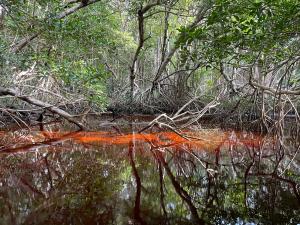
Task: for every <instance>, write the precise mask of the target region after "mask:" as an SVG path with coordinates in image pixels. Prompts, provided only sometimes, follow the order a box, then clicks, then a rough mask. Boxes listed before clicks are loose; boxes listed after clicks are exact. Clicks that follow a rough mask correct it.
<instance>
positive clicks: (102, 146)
mask: <svg viewBox="0 0 300 225" xmlns="http://www.w3.org/2000/svg"><path fill="white" fill-rule="evenodd" d="M140 128H141V126H139V125H130V126H118V125H114V126H112V125H108V126H105V127H102V128H101V129H98V130H97V131H93V132H71V131H68V128H66V127H62V125H60V124H54V125H49V126H46V127H44V130H43V131H39V130H38V129H35V128H32V130H31V131H28V130H26V129H19V130H14V131H9V132H1V133H0V137H1V138H0V139H1V140H0V161H1V162H0V215H1V218H0V224H297V223H300V186H299V184H300V177H299V175H300V154H299V152H300V148H299V147H298V146H299V143H297V142H296V141H295V140H293V139H292V138H289V137H285V138H284V139H282V140H281V141H282V142H283V143H284V148H283V147H280V146H281V145H280V141H279V140H278V138H276V137H272V136H260V135H258V134H255V133H247V132H238V131H233V130H227V131H224V130H220V129H203V130H201V131H191V130H190V131H189V130H187V131H186V132H185V133H184V134H185V136H187V137H188V138H183V137H181V136H178V135H177V134H175V133H173V132H170V131H161V130H159V129H158V128H154V129H153V130H152V131H151V132H150V131H148V133H144V134H139V133H137V131H138V130H139V129H140Z"/></svg>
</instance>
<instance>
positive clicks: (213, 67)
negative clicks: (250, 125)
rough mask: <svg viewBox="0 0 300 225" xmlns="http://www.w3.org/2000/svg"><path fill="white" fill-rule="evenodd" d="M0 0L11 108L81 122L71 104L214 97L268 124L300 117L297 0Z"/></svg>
mask: <svg viewBox="0 0 300 225" xmlns="http://www.w3.org/2000/svg"><path fill="white" fill-rule="evenodd" d="M0 4H1V6H0V29H1V32H0V63H1V64H0V68H1V70H0V72H1V77H0V79H1V87H0V94H1V95H2V97H1V109H0V110H1V112H2V116H3V117H4V118H5V119H7V116H9V117H11V118H13V120H15V121H17V122H20V121H23V120H24V115H26V116H28V112H31V117H32V116H33V115H38V113H40V112H42V111H44V110H45V109H47V110H49V111H52V112H53V113H57V114H59V115H61V116H63V117H65V118H68V119H69V120H70V121H71V122H72V121H73V119H72V116H71V115H70V114H68V113H66V112H65V111H68V112H70V113H72V114H75V113H78V114H81V113H82V112H86V111H87V109H90V108H92V109H93V110H94V111H103V110H106V109H109V110H112V111H119V112H127V113H159V112H168V113H175V112H176V111H177V110H179V109H180V108H181V107H182V106H184V108H182V110H181V111H189V112H190V113H191V114H193V113H197V112H199V111H200V110H201V109H203V108H205V107H206V106H207V104H210V105H208V107H206V108H205V109H206V111H205V112H204V111H202V114H204V113H206V114H209V115H212V116H213V117H216V116H217V115H222V117H224V115H225V116H226V117H227V118H231V119H232V120H233V121H240V122H241V121H247V120H256V121H257V122H259V123H258V124H260V125H261V127H263V128H264V129H265V128H266V129H270V128H271V127H272V125H274V124H275V123H274V122H275V120H277V121H279V122H280V123H281V122H282V121H283V119H284V118H285V117H288V116H290V117H292V118H293V119H294V120H296V122H299V114H298V111H297V110H299V106H298V103H299V95H300V68H299V60H300V54H299V50H300V49H299V48H300V43H299V42H300V37H299V32H300V2H299V1H298V0H250V1H249V0H247V1H246V0H194V1H192V0H123V1H114V0H112V1H107V0H89V1H78V0H64V1H59V0H52V1H48V0H22V1H20V0H1V1H0ZM12 96H14V97H13V98H12ZM28 103H29V104H28ZM62 109H63V110H65V111H62ZM197 118H198V117H197ZM2 120H3V119H2ZM277 125H278V123H277Z"/></svg>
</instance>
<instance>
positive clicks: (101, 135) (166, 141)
mask: <svg viewBox="0 0 300 225" xmlns="http://www.w3.org/2000/svg"><path fill="white" fill-rule="evenodd" d="M0 134H1V133H0ZM5 134H8V140H12V142H15V143H17V142H18V139H19V138H21V139H23V140H24V141H25V140H26V142H27V143H28V142H29V143H31V144H34V143H37V144H39V143H40V144H42V143H43V142H48V141H49V140H53V141H57V140H74V141H76V142H78V143H82V144H87V143H90V144H106V145H128V144H130V143H133V142H140V143H149V144H151V145H152V146H154V147H160V148H164V147H171V146H175V145H188V148H187V149H193V150H196V149H202V150H208V151H210V150H216V149H219V148H220V147H222V146H229V145H230V146H236V145H240V146H241V145H244V146H248V147H255V148H257V147H260V144H261V143H262V141H263V137H262V136H259V135H254V134H252V133H250V134H245V133H242V132H233V131H232V132H223V131H220V130H202V131H197V132H183V135H184V136H180V135H178V134H176V133H174V132H167V131H165V132H156V133H127V134H116V133H112V132H107V131H96V132H83V131H81V132H74V133H70V132H58V131H41V132H37V131H35V132H32V133H30V134H28V135H20V136H18V134H14V135H13V136H14V137H13V138H10V137H9V136H11V133H9V132H8V133H5ZM5 134H4V135H5ZM18 144H21V145H23V144H25V143H18ZM19 146H20V145H19ZM3 147H4V146H3ZM16 147H17V146H16ZM18 148H22V146H20V147H18Z"/></svg>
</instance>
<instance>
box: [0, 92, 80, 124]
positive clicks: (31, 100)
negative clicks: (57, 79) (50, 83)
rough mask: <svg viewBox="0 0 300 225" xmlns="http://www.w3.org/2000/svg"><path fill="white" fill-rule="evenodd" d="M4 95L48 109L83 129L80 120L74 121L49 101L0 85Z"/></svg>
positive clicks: (0, 94)
mask: <svg viewBox="0 0 300 225" xmlns="http://www.w3.org/2000/svg"><path fill="white" fill-rule="evenodd" d="M5 95H10V96H14V97H16V98H18V99H20V100H22V101H25V102H27V103H29V104H31V105H35V106H39V107H42V108H45V109H47V110H48V111H50V112H52V113H55V114H57V115H60V116H61V117H63V118H65V119H66V120H67V121H69V122H71V123H74V124H76V125H77V126H78V127H79V128H80V129H84V126H83V124H81V123H80V122H78V121H76V120H75V119H74V118H73V117H74V116H72V115H70V114H69V113H67V112H66V111H64V110H62V109H60V108H58V107H56V106H53V105H51V104H49V103H46V102H42V101H40V100H38V99H35V98H32V97H29V96H25V95H20V93H18V91H16V90H14V89H11V88H2V87H0V96H5Z"/></svg>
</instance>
